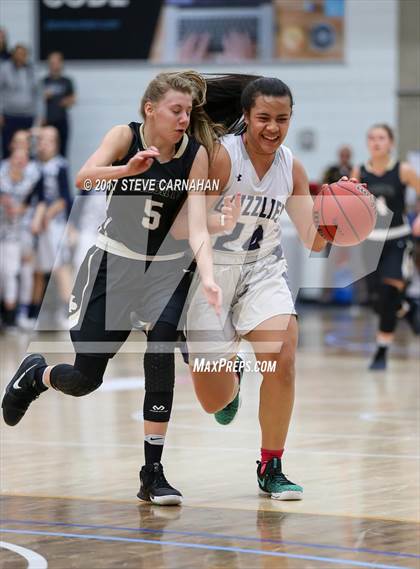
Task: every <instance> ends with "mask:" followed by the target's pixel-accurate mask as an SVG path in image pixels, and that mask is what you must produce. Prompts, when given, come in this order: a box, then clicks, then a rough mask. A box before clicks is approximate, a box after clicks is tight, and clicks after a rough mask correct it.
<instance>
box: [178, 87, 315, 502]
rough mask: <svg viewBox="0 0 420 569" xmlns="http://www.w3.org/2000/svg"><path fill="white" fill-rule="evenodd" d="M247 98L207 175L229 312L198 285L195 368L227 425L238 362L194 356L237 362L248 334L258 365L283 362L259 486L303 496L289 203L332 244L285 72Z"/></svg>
mask: <svg viewBox="0 0 420 569" xmlns="http://www.w3.org/2000/svg"><path fill="white" fill-rule="evenodd" d="M241 104H242V109H243V113H244V120H245V131H244V132H243V133H242V134H239V135H234V134H228V135H226V136H224V137H223V138H221V140H220V147H219V148H218V151H217V152H216V154H215V157H214V159H213V161H212V164H211V168H210V174H209V177H210V178H213V179H217V180H219V189H220V190H221V191H222V192H223V195H222V196H218V197H216V198H214V197H213V201H214V202H215V204H214V212H215V213H213V214H212V215H211V216H210V217H209V222H208V223H209V231H210V232H211V233H215V232H222V233H223V232H224V233H225V234H224V235H221V236H218V237H216V238H214V239H213V256H214V264H215V280H216V282H217V284H218V285H219V286H220V287H221V289H222V290H223V304H222V310H221V315H220V317H218V315H217V314H215V313H214V311H213V312H212V311H211V310H209V309H208V308H207V306H206V302H205V299H204V297H203V294H202V293H201V290H200V288H199V287H198V288H197V289H196V290H195V293H194V296H193V297H192V299H191V303H190V307H189V311H188V321H187V330H188V349H189V353H190V366H191V370H192V376H193V381H194V387H195V391H196V394H197V397H198V399H199V401H200V403H201V405H202V406H203V408H204V410H205V411H207V412H208V413H215V414H216V419H217V420H218V422H220V423H222V424H227V423H229V422H230V421H231V420H232V419H233V417H234V416H235V414H236V411H237V409H238V390H239V384H238V374H237V373H234V371H232V365H230V367H229V365H227V366H226V367H225V369H221V370H220V368H218V369H217V371H213V372H211V371H210V372H209V371H197V369H198V366H197V365H196V364H197V363H198V362H200V361H203V360H202V358H204V359H205V360H206V362H208V361H210V362H219V363H220V362H221V361H223V360H227V361H228V364H232V362H234V361H235V358H236V354H237V352H238V346H239V342H240V340H241V338H244V339H246V340H247V341H248V342H250V343H251V344H252V346H253V349H254V352H255V357H256V359H257V360H258V362H260V364H262V362H274V363H275V371H270V372H265V373H262V376H263V380H262V385H261V390H260V407H259V420H260V426H261V433H262V441H261V443H262V444H261V462H259V466H258V470H257V477H258V484H259V487H260V489H261V490H262V491H263V492H264V493H265V494H266V495H268V496H271V498H273V499H277V500H299V499H301V498H302V492H303V490H302V487H301V486H299V485H297V484H294V483H293V482H291V481H289V480H288V479H287V478H286V476H285V475H284V474H283V472H282V466H281V458H282V455H283V451H284V446H285V441H286V436H287V431H288V427H289V422H290V418H291V414H292V408H293V400H294V376H295V372H294V363H295V352H296V346H297V339H298V328H297V321H296V311H295V307H294V303H293V299H292V295H291V292H290V289H289V286H288V284H287V265H286V260H285V258H284V255H283V252H282V249H281V223H280V216H281V213H282V211H283V210H284V209H285V208H286V209H287V213H288V214H289V216H290V217H291V219H292V221H293V222H294V224H295V225H296V228H297V230H298V233H299V235H300V238H301V239H302V241H303V242H304V244H305V246H306V247H308V248H309V249H312V250H314V251H320V250H322V249H323V248H324V246H325V244H326V242H325V241H324V239H323V238H322V237H321V236H320V235H319V234H318V233H317V230H316V227H315V226H314V224H313V222H312V206H313V201H312V198H311V197H310V194H309V185H308V178H307V175H306V173H305V170H304V168H303V166H302V165H301V164H300V162H299V161H298V160H297V159H296V158H294V157H293V155H292V153H291V151H290V150H289V149H288V148H287V147H286V146H283V141H284V139H285V137H286V134H287V131H288V128H289V124H290V119H291V115H292V107H293V98H292V94H291V92H290V89H289V88H288V87H287V85H285V84H284V83H283V82H282V81H280V80H279V79H274V78H260V79H257V80H255V81H253V82H251V83H250V84H249V85H248V86H247V87H245V89H244V91H243V93H242V96H241ZM238 194H240V196H239V195H238ZM234 196H236V197H234ZM291 196H293V199H290V197H291ZM227 220H228V221H229V227H227V223H226V221H227ZM231 228H233V229H232V230H231ZM225 229H229V231H224V230H225ZM237 363H238V362H237ZM238 367H239V368H240V367H241V366H240V364H239V366H238V365H236V371H239V370H238Z"/></svg>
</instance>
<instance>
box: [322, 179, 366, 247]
mask: <svg viewBox="0 0 420 569" xmlns="http://www.w3.org/2000/svg"><path fill="white" fill-rule="evenodd" d="M312 215H313V219H314V223H315V224H316V225H317V227H318V232H319V234H320V235H321V236H322V237H323V238H324V239H326V240H327V241H330V242H331V243H334V245H338V246H339V247H350V246H352V245H357V244H359V243H361V242H362V241H364V240H365V239H366V237H367V236H368V235H369V234H370V232H371V231H372V230H373V228H374V227H375V224H376V206H375V198H374V197H373V195H372V194H371V193H370V192H369V191H368V190H367V187H366V185H364V184H358V183H357V184H356V183H353V182H348V181H339V182H335V183H334V184H329V185H324V186H323V187H322V189H321V191H320V192H319V194H318V195H317V196H316V198H315V201H314V207H313V211H312Z"/></svg>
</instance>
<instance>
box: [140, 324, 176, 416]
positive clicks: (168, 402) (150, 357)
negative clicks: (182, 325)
mask: <svg viewBox="0 0 420 569" xmlns="http://www.w3.org/2000/svg"><path fill="white" fill-rule="evenodd" d="M176 337H177V330H176V326H173V325H171V324H167V323H165V322H157V324H155V326H154V327H153V330H151V331H150V332H149V333H148V336H147V350H146V353H145V354H144V359H143V365H144V378H145V379H144V387H145V396H144V404H143V417H144V419H145V420H146V421H156V422H160V423H166V422H168V421H169V418H170V416H171V410H172V401H173V392H174V385H175V356H174V349H175V341H176Z"/></svg>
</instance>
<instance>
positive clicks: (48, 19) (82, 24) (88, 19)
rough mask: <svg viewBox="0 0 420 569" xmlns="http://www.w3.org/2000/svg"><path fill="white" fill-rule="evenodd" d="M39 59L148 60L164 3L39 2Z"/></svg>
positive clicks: (105, 0)
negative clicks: (56, 53) (58, 56)
mask: <svg viewBox="0 0 420 569" xmlns="http://www.w3.org/2000/svg"><path fill="white" fill-rule="evenodd" d="M38 4H39V11H38V17H39V28H38V29H39V57H40V59H46V57H47V56H48V54H49V53H50V52H51V51H61V52H62V53H63V54H64V57H65V58H66V59H73V60H92V59H97V60H115V59H148V58H149V55H150V47H151V45H152V41H153V36H154V34H155V29H156V27H157V22H158V19H159V13H160V9H161V4H162V1H161V0H153V1H141V0H38Z"/></svg>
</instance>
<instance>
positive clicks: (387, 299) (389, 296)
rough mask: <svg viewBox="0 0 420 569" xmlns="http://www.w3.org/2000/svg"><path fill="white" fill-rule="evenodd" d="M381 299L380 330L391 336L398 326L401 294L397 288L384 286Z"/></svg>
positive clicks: (380, 292) (380, 293)
mask: <svg viewBox="0 0 420 569" xmlns="http://www.w3.org/2000/svg"><path fill="white" fill-rule="evenodd" d="M379 298H380V302H379V330H380V331H381V332H386V333H388V334H391V333H392V332H394V330H395V327H396V325H397V312H398V310H399V308H400V306H401V292H400V291H399V290H398V289H397V288H396V287H395V286H392V285H389V284H382V286H381V289H380V291H379Z"/></svg>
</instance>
